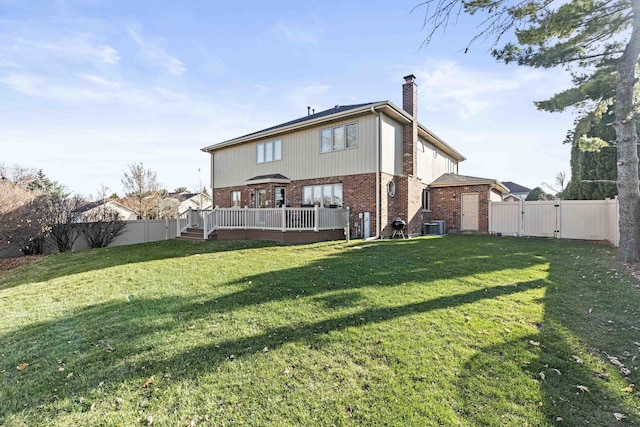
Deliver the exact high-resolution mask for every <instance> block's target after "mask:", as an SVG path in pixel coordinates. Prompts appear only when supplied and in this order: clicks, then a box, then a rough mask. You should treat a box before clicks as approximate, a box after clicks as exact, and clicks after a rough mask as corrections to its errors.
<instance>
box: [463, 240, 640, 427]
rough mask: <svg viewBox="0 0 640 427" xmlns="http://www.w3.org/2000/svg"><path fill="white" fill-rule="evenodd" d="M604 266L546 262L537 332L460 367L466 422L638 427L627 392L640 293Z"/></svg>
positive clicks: (570, 259) (639, 400) (637, 402)
mask: <svg viewBox="0 0 640 427" xmlns="http://www.w3.org/2000/svg"><path fill="white" fill-rule="evenodd" d="M594 247H595V246H594ZM610 261H611V260H610V258H609V257H607V256H604V257H599V260H598V262H599V263H600V265H596V266H595V268H594V265H590V264H589V263H592V262H593V259H592V258H588V257H584V256H581V255H575V254H572V255H568V256H566V257H563V258H559V259H556V261H555V262H551V263H550V268H549V277H548V282H547V286H546V287H545V296H544V299H543V300H541V301H540V303H541V304H542V305H543V309H544V316H543V318H542V320H541V321H540V323H539V324H537V325H536V326H537V328H536V330H533V331H531V332H530V333H528V334H524V335H522V336H519V337H517V339H515V338H514V339H508V340H505V341H504V342H500V343H496V344H494V345H489V346H485V347H484V348H482V349H481V350H480V351H479V352H478V353H476V354H475V355H474V356H473V357H472V358H471V359H470V360H469V361H468V362H467V363H466V364H465V368H464V370H463V375H461V378H460V381H459V384H458V386H459V390H460V391H459V393H460V396H461V398H462V402H463V403H462V404H461V407H460V412H461V413H462V414H463V415H464V416H465V418H466V419H468V420H469V421H470V422H471V423H472V424H474V425H505V424H508V425H511V424H513V425H522V423H523V420H527V419H531V414H538V415H539V419H538V424H535V425H541V426H542V425H558V426H563V425H572V426H578V425H580V426H582V425H598V426H604V425H617V424H618V423H620V421H621V422H622V423H627V424H631V425H640V411H639V408H640V394H638V393H637V392H636V391H635V390H634V389H633V386H632V387H631V388H629V384H638V382H639V381H640V378H639V377H638V367H639V364H638V357H637V352H638V351H640V345H639V344H637V343H638V342H639V341H640V339H639V337H640V335H638V331H640V323H639V322H638V310H639V307H640V293H638V292H637V290H634V288H633V284H632V283H631V282H630V279H624V278H623V277H622V275H619V274H618V273H617V272H616V271H615V268H614V269H612V265H611V263H610ZM594 271H595V273H594ZM610 357H614V358H615V359H614V360H613V363H612V361H611V360H610ZM621 365H624V366H621ZM479 390H482V392H479ZM514 403H515V405H514ZM504 408H509V410H508V411H505V410H504ZM614 414H619V415H618V417H619V416H620V415H622V416H623V417H624V418H621V420H618V419H617V418H616V415H614ZM529 425H531V424H529Z"/></svg>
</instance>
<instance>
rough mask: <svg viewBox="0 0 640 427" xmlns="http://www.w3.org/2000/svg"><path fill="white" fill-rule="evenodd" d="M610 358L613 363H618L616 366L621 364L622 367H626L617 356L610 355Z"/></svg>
mask: <svg viewBox="0 0 640 427" xmlns="http://www.w3.org/2000/svg"><path fill="white" fill-rule="evenodd" d="M608 358H609V362H611V364H612V365H616V366H619V367H621V368H623V367H624V364H623V363H622V362H620V361H619V360H618V358H617V357H613V356H608Z"/></svg>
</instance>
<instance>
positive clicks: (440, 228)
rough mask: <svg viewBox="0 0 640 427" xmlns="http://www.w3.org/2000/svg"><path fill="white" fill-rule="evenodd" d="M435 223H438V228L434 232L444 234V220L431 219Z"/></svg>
mask: <svg viewBox="0 0 640 427" xmlns="http://www.w3.org/2000/svg"><path fill="white" fill-rule="evenodd" d="M433 222H434V223H435V224H437V225H438V230H437V232H436V234H438V235H439V236H442V235H443V234H444V230H445V228H444V220H442V219H439V220H435V221H433Z"/></svg>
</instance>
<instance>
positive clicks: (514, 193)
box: [502, 181, 531, 202]
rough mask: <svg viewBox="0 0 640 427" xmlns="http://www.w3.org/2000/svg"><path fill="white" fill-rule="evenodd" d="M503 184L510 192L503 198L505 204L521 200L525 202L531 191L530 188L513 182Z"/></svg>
mask: <svg viewBox="0 0 640 427" xmlns="http://www.w3.org/2000/svg"><path fill="white" fill-rule="evenodd" d="M502 184H504V186H505V187H507V189H508V190H509V192H508V193H507V194H505V195H503V197H502V201H504V202H518V201H520V200H525V199H526V198H527V196H528V195H529V192H530V191H531V189H530V188H527V187H525V186H522V185H520V184H516V183H515V182H511V181H503V182H502Z"/></svg>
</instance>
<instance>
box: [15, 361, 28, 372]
mask: <svg viewBox="0 0 640 427" xmlns="http://www.w3.org/2000/svg"><path fill="white" fill-rule="evenodd" d="M27 366H29V364H28V363H27V362H24V363H21V364H19V365H18V366H16V369H17V370H18V371H24V370H25V368H26V367H27Z"/></svg>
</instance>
